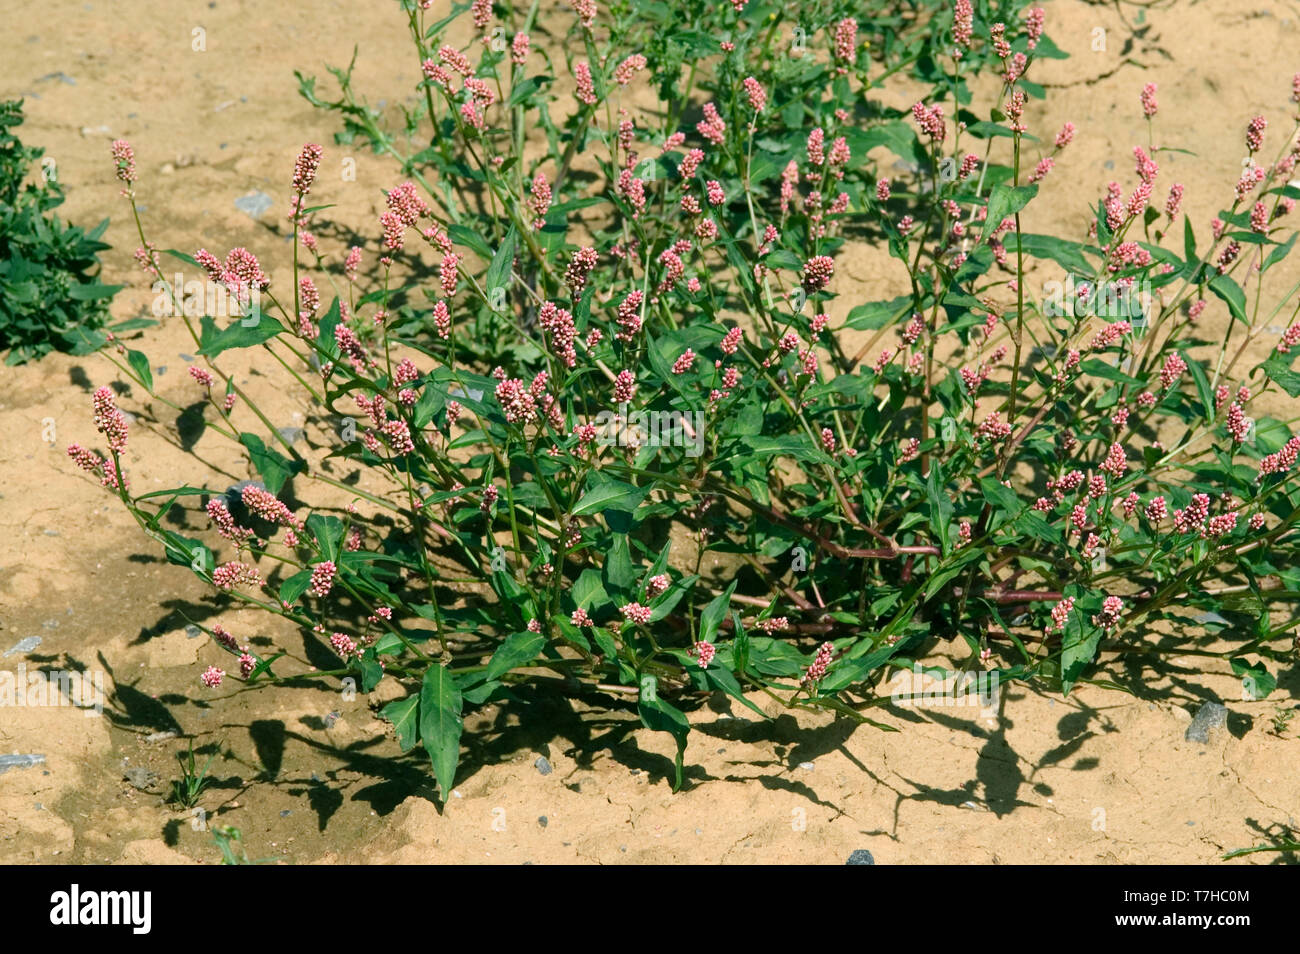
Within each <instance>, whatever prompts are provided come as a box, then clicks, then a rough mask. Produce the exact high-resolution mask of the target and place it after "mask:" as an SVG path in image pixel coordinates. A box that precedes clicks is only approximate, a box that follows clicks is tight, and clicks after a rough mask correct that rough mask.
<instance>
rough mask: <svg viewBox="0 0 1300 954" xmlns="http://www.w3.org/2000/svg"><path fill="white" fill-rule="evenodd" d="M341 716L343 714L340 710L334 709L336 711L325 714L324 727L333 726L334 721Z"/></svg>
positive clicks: (329, 727) (330, 727)
mask: <svg viewBox="0 0 1300 954" xmlns="http://www.w3.org/2000/svg"><path fill="white" fill-rule="evenodd" d="M341 718H343V714H342V713H341V712H337V711H336V712H331V713H328V714H327V715H326V716H325V728H327V729H332V728H334V723H336V722H338V721H339V719H341Z"/></svg>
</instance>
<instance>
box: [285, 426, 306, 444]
mask: <svg viewBox="0 0 1300 954" xmlns="http://www.w3.org/2000/svg"><path fill="white" fill-rule="evenodd" d="M302 435H303V429H302V428H301V427H282V428H280V436H281V437H283V438H284V439H285V440H286V441H288V442H289V443H290V444H296V443H298V442H299V441H300V440H302Z"/></svg>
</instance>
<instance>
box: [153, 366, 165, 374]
mask: <svg viewBox="0 0 1300 954" xmlns="http://www.w3.org/2000/svg"><path fill="white" fill-rule="evenodd" d="M153 373H154V374H157V375H159V376H161V375H164V374H166V373H167V365H165V364H160V365H158V367H156V368H154V369H153Z"/></svg>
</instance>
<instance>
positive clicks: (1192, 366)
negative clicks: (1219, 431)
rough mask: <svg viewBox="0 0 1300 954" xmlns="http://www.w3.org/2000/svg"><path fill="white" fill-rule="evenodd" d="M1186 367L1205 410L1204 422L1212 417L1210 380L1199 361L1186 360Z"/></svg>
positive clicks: (1212, 400) (1212, 403)
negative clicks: (1190, 373)
mask: <svg viewBox="0 0 1300 954" xmlns="http://www.w3.org/2000/svg"><path fill="white" fill-rule="evenodd" d="M1187 368H1188V370H1189V371H1191V372H1192V381H1193V382H1194V383H1195V384H1196V393H1197V394H1198V395H1199V396H1200V398H1201V408H1202V409H1203V410H1204V412H1205V420H1206V422H1207V423H1208V422H1210V421H1212V420H1213V419H1214V397H1213V395H1212V394H1211V392H1210V380H1209V378H1207V377H1206V376H1205V369H1204V368H1203V367H1201V362H1199V361H1188V362H1187Z"/></svg>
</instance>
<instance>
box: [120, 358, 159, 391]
mask: <svg viewBox="0 0 1300 954" xmlns="http://www.w3.org/2000/svg"><path fill="white" fill-rule="evenodd" d="M126 363H127V364H129V365H130V366H131V367H132V369H134V371H135V373H136V374H138V375H139V376H140V380H141V381H143V382H144V388H145V390H146V391H148V392H149V393H150V394H152V393H153V371H152V370H151V369H150V367H149V356H148V355H146V354H145V353H144V352H143V351H128V352H127V353H126Z"/></svg>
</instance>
